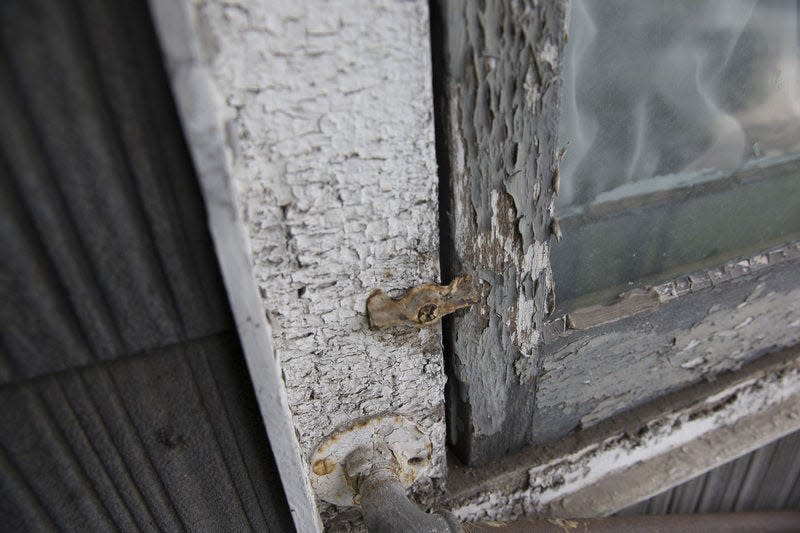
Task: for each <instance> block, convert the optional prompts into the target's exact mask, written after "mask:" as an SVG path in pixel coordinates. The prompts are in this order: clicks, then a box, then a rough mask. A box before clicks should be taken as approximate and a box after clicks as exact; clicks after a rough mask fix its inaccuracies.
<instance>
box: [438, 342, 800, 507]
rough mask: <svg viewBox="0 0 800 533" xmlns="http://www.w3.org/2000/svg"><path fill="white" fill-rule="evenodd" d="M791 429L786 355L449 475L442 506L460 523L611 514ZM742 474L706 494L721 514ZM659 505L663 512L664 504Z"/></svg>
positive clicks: (792, 357)
mask: <svg viewBox="0 0 800 533" xmlns="http://www.w3.org/2000/svg"><path fill="white" fill-rule="evenodd" d="M798 430H800V347H794V348H790V349H788V350H785V351H783V352H781V353H778V354H773V355H770V356H767V357H764V358H761V359H759V360H757V361H754V362H753V363H751V364H750V365H748V366H747V367H745V368H743V369H741V370H740V371H738V372H734V373H730V374H725V375H722V376H720V377H719V379H717V380H716V381H713V382H704V383H700V384H697V385H694V386H691V387H687V388H685V389H683V390H680V391H676V392H675V393H673V394H670V395H668V396H667V397H664V398H661V399H659V400H657V401H655V402H652V403H650V404H648V405H646V406H642V407H641V408H638V409H635V410H633V411H631V412H628V413H625V414H624V415H620V416H616V417H614V418H612V419H609V420H606V421H605V422H603V423H601V424H599V425H597V426H595V427H593V428H589V429H586V430H584V431H582V432H578V433H574V434H571V435H569V436H567V437H565V438H563V439H560V440H559V441H557V442H554V443H552V444H549V445H544V446H531V447H530V448H527V449H525V450H524V451H521V452H519V453H517V454H514V455H512V456H509V457H507V458H504V459H502V460H500V461H497V462H496V463H493V464H491V465H487V466H481V467H464V466H456V467H453V468H451V471H450V474H449V476H448V489H449V494H450V496H451V500H450V502H449V505H450V507H451V509H453V511H454V512H455V514H456V515H457V516H458V517H459V518H460V519H462V520H513V519H516V518H518V517H521V516H523V515H531V514H533V515H535V516H548V517H564V518H568V517H575V516H597V515H606V514H612V513H615V512H617V511H619V510H621V509H623V508H625V507H628V506H630V505H632V504H634V503H636V502H638V501H641V500H642V499H645V498H649V497H652V496H654V495H656V494H659V493H660V492H662V491H664V490H666V489H669V488H671V487H673V486H675V485H677V484H680V483H684V482H686V481H689V480H690V479H692V478H694V477H696V476H697V475H698V473H699V472H704V471H706V470H709V469H711V468H716V467H718V466H721V465H722V464H724V463H725V462H727V461H730V460H733V459H735V458H737V457H739V456H741V455H743V454H746V453H750V452H751V451H753V450H755V449H758V448H760V447H762V446H765V445H767V444H769V443H770V442H772V441H774V440H776V439H778V438H781V437H783V436H785V435H788V434H791V433H792V432H796V431H798ZM746 472H747V465H745V468H744V470H743V471H742V472H739V473H735V472H734V474H735V475H732V476H731V477H730V479H729V481H728V482H727V483H725V485H724V487H723V489H722V490H719V489H710V490H712V491H713V494H715V495H716V498H717V499H718V500H719V501H720V504H721V505H722V509H728V510H733V509H734V508H735V503H736V499H737V495H738V494H739V489H740V488H741V487H743V486H744V485H743V483H744V484H745V485H746V484H747V481H746V480H745V479H744V478H745V475H746ZM758 485H759V484H758V482H757V481H756V486H758ZM785 492H786V491H781V493H780V494H779V496H780V498H781V499H784V498H786V494H785ZM729 495H732V496H733V497H732V498H729V497H728V496H729ZM784 501H789V502H791V501H792V500H791V496H789V497H788V498H786V500H784ZM662 503H663V507H661V511H662V512H667V511H668V509H669V499H667V501H666V502H662ZM783 505H786V504H785V503H784V504H783ZM710 510H712V511H713V510H714V508H711V509H710Z"/></svg>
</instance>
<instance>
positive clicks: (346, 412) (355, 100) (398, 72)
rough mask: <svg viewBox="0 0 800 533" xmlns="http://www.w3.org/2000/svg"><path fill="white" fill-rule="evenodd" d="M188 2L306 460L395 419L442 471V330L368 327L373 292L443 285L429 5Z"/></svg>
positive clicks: (367, 0)
mask: <svg viewBox="0 0 800 533" xmlns="http://www.w3.org/2000/svg"><path fill="white" fill-rule="evenodd" d="M193 9H194V13H195V15H196V17H197V20H198V24H197V28H198V29H199V31H200V32H201V37H202V43H203V50H202V57H203V59H204V61H205V64H206V65H207V67H208V69H209V71H210V73H211V78H212V82H213V84H214V90H215V91H216V93H217V94H219V95H220V102H219V106H220V107H219V109H217V110H216V112H218V113H220V114H221V115H222V117H223V120H224V121H225V124H226V129H225V131H226V134H227V138H226V142H227V145H228V146H227V148H228V150H227V158H228V159H227V160H226V161H225V165H226V166H225V170H226V171H227V172H230V174H231V175H232V176H233V178H234V182H235V187H236V190H237V208H238V211H239V214H240V215H241V218H242V219H243V221H244V225H245V228H246V231H247V234H248V237H249V247H250V254H251V258H252V266H253V270H254V272H255V276H256V280H257V283H258V288H259V289H260V293H261V297H262V305H263V309H262V313H269V316H270V320H271V323H272V325H273V334H274V346H275V352H276V354H277V356H278V357H279V359H280V362H281V365H282V368H283V373H284V378H285V383H286V388H287V391H288V399H289V407H290V409H291V412H292V415H293V419H294V427H295V429H296V432H297V435H298V439H299V442H300V446H301V449H302V452H303V455H304V458H305V461H306V467H308V461H309V460H310V456H311V453H312V451H313V450H314V448H315V447H316V445H317V444H318V443H319V442H320V441H321V440H322V439H323V438H324V437H325V436H327V435H329V434H331V433H333V432H334V431H335V430H336V429H337V428H339V427H341V426H343V425H347V424H348V423H350V422H352V421H353V420H354V419H357V418H360V417H364V416H372V415H376V414H380V413H385V412H395V413H401V414H403V415H405V416H406V417H408V418H409V419H411V420H413V421H414V422H415V423H417V424H419V426H420V427H421V428H422V429H423V431H424V432H425V433H426V435H427V436H428V437H429V438H430V439H431V441H432V442H433V451H434V453H433V459H432V464H431V468H430V471H429V472H430V475H431V476H432V477H434V478H435V477H441V476H443V474H444V435H445V429H444V408H443V388H444V380H445V378H444V372H443V365H442V351H441V336H440V330H439V328H438V327H436V328H432V329H428V330H422V331H416V330H407V329H389V330H386V331H381V332H375V331H370V330H369V329H368V323H367V318H366V312H365V301H366V299H367V296H368V295H369V293H370V291H371V290H373V289H375V288H378V287H382V288H384V289H386V290H389V291H393V290H399V289H407V288H409V287H412V286H414V285H417V284H420V283H423V282H432V281H437V280H438V277H439V272H438V223H437V221H438V213H437V178H436V168H435V162H434V161H435V159H434V152H433V121H432V110H433V104H432V95H431V80H430V69H431V67H430V50H429V35H428V31H429V27H428V13H427V3H426V2H424V1H422V0H415V1H412V2H393V1H372V0H349V1H344V2H338V3H336V4H334V5H329V4H327V3H325V2H322V1H318V0H312V1H310V2H285V1H279V0H266V1H259V2H245V1H236V0H231V1H222V0H209V1H205V0H194V1H193ZM207 112H211V110H208V111H207Z"/></svg>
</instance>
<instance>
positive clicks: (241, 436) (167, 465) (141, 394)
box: [0, 335, 291, 531]
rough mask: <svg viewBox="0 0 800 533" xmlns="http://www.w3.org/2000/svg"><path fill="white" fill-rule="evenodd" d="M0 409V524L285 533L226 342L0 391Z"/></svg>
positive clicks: (268, 464) (280, 505)
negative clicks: (0, 462)
mask: <svg viewBox="0 0 800 533" xmlns="http://www.w3.org/2000/svg"><path fill="white" fill-rule="evenodd" d="M222 391H227V392H224V393H223V392H222ZM0 403H2V405H3V406H4V408H3V410H2V414H0V443H2V450H3V456H2V459H3V462H4V463H5V464H6V466H7V469H4V472H10V473H12V475H11V476H6V475H5V474H4V481H3V483H2V496H1V497H0V501H2V502H3V504H2V506H1V507H0V509H2V512H3V520H4V523H12V524H20V525H25V528H26V529H28V526H29V525H30V526H32V527H33V526H37V525H38V526H43V527H44V526H46V525H47V524H48V523H51V522H53V521H55V522H56V523H57V524H58V525H59V527H63V528H65V529H67V530H76V531H77V530H103V529H113V528H119V529H121V530H124V531H133V530H140V529H146V530H147V529H161V530H169V531H175V530H183V529H188V530H192V531H207V530H210V529H211V530H226V531H242V530H276V531H282V530H286V529H287V528H288V529H291V525H290V524H289V517H288V513H286V512H285V507H286V504H285V501H283V495H282V493H281V492H280V491H279V490H275V488H276V487H275V483H276V481H275V480H276V479H277V474H276V471H275V465H274V463H273V460H272V458H271V456H270V454H269V450H268V448H267V447H266V446H263V444H261V443H263V442H264V440H265V436H264V430H263V427H261V426H260V425H259V424H258V423H257V422H253V420H255V421H257V420H258V418H257V412H254V410H255V409H256V408H255V405H254V403H255V400H254V397H253V392H252V389H251V388H250V387H249V384H248V383H247V375H246V370H245V368H244V366H243V361H241V357H240V355H239V345H238V341H237V340H236V338H235V337H234V336H232V335H223V336H215V337H207V338H204V339H202V340H198V341H194V342H191V343H184V344H181V345H175V346H172V347H169V348H163V349H160V350H157V351H154V352H151V353H146V354H141V355H138V356H133V357H129V358H124V359H120V360H118V361H115V362H112V363H105V364H100V365H95V366H92V367H86V368H82V369H80V370H68V371H66V372H61V373H56V374H51V375H48V376H46V377H43V378H39V379H35V380H31V381H26V382H24V383H19V384H12V385H5V386H3V387H2V388H0Z"/></svg>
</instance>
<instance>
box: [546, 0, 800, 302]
mask: <svg viewBox="0 0 800 533" xmlns="http://www.w3.org/2000/svg"><path fill="white" fill-rule="evenodd" d="M570 16H571V19H570V24H569V41H568V45H567V50H566V57H565V60H564V74H563V76H564V89H563V99H562V115H561V121H560V125H559V143H560V145H561V146H563V147H566V152H565V154H564V159H563V161H562V162H561V168H560V174H561V187H560V191H559V195H558V197H557V200H556V217H557V219H558V221H559V225H560V226H561V229H562V233H563V235H564V237H563V240H562V241H561V242H560V243H557V244H555V245H554V247H553V261H554V265H553V267H554V273H555V275H556V282H557V285H556V287H557V289H558V291H557V296H558V297H559V300H561V302H562V303H564V302H565V301H571V300H576V299H580V298H581V297H585V296H586V295H589V294H595V295H598V294H601V293H604V291H605V297H608V296H609V295H612V294H616V293H618V292H620V290H624V289H625V288H626V287H630V286H632V285H641V284H644V283H646V282H652V281H655V280H658V279H659V278H663V279H666V278H668V277H670V276H672V275H675V274H677V273H681V272H688V271H689V270H692V269H694V268H697V267H701V266H703V265H705V264H710V263H714V262H720V261H722V260H725V259H729V258H732V257H735V256H737V255H742V254H746V253H750V252H754V251H758V250H761V249H765V248H767V247H770V246H773V245H779V244H781V243H784V242H787V241H789V240H793V239H796V238H798V237H800V170H799V167H798V154H800V60H799V57H800V56H799V53H798V50H799V45H800V33H798V22H799V21H800V18H799V15H798V2H796V1H791V2H786V1H762V2H755V1H708V0H700V1H694V0H693V1H685V2H640V1H619V0H614V1H609V0H573V2H572V8H571V15H570Z"/></svg>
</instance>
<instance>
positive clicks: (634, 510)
mask: <svg viewBox="0 0 800 533" xmlns="http://www.w3.org/2000/svg"><path fill="white" fill-rule="evenodd" d="M799 487H800V432H795V433H792V434H790V435H787V436H786V437H783V438H781V439H779V440H777V441H775V442H773V443H771V444H769V445H767V446H764V447H762V448H759V449H758V450H755V451H753V452H751V453H749V454H747V455H744V456H742V457H739V458H738V459H736V460H734V461H731V462H729V463H727V464H725V465H722V466H720V467H717V468H715V469H714V470H711V471H709V472H707V473H705V474H703V475H701V476H698V477H696V478H694V479H692V480H690V481H687V482H686V483H683V484H681V485H678V486H677V487H674V488H672V489H670V490H667V491H664V492H662V493H661V494H658V495H656V496H654V497H652V498H650V499H649V500H646V501H644V502H640V503H638V504H636V505H632V506H630V507H628V508H626V509H624V510H622V511H620V513H618V514H624V515H630V514H667V513H669V514H675V513H679V514H687V513H726V512H745V511H781V510H797V509H798V508H800V501H798V496H800V494H798V488H799Z"/></svg>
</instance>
